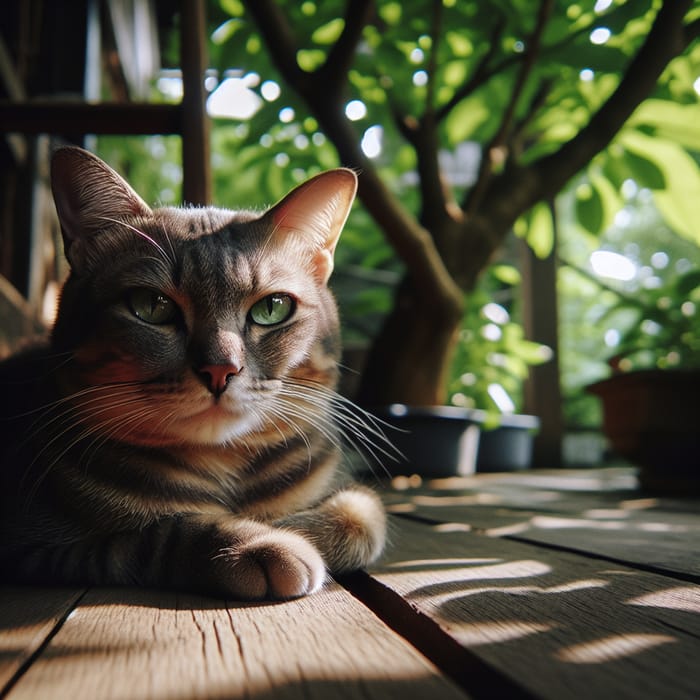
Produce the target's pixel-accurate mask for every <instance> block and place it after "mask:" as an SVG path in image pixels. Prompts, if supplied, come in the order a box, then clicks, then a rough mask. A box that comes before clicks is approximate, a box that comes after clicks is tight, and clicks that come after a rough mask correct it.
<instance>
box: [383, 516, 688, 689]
mask: <svg viewBox="0 0 700 700" xmlns="http://www.w3.org/2000/svg"><path fill="white" fill-rule="evenodd" d="M394 528H395V533H396V534H395V537H394V546H393V548H392V549H391V550H390V552H389V556H388V558H387V559H386V560H385V561H384V562H383V564H382V566H380V567H377V568H375V569H373V570H372V572H371V574H372V576H373V577H374V578H375V579H376V580H377V581H378V582H380V583H381V584H383V586H385V587H387V588H389V589H391V590H392V591H394V592H395V593H396V594H398V595H399V596H401V597H402V598H403V599H405V600H406V601H408V602H409V603H410V604H411V606H413V607H414V608H416V609H417V610H418V611H419V612H420V613H422V614H423V615H426V616H428V617H429V618H430V619H432V620H433V621H435V622H436V623H437V624H438V625H440V627H441V628H442V629H443V630H444V631H445V632H446V633H447V634H449V635H450V636H452V637H453V638H454V639H456V640H458V641H459V642H460V644H462V645H463V646H464V647H465V648H467V649H469V650H470V651H471V652H473V653H474V654H476V655H477V656H478V657H479V658H480V659H482V661H483V662H484V663H486V664H488V665H490V666H491V667H493V668H495V669H497V670H498V671H500V672H501V673H502V674H504V675H506V676H507V677H509V678H510V679H512V681H513V682H516V683H519V684H520V685H524V687H525V688H526V689H527V690H528V691H529V692H530V693H532V694H533V695H535V696H536V697H539V698H543V699H551V700H561V698H581V700H584V699H586V700H587V699H588V698H592V697H596V698H616V699H617V698H635V699H640V698H649V699H650V700H652V699H653V700H656V699H658V698H661V697H663V698H664V700H667V699H673V700H675V699H681V698H697V691H698V688H700V668H699V667H698V664H697V659H698V658H700V616H698V609H700V586H697V585H693V584H679V582H678V581H675V580H673V579H668V578H666V577H664V576H657V575H654V574H647V573H645V572H640V571H635V570H633V569H630V568H627V567H623V566H619V565H611V564H610V563H609V562H606V561H601V560H596V559H588V558H586V557H583V556H579V555H575V554H569V553H567V552H561V551H556V550H549V549H546V548H543V547H539V546H534V545H529V544H523V543H519V542H511V541H508V540H505V539H493V538H489V537H484V536H480V535H477V534H474V533H471V532H464V531H455V530H454V528H453V527H452V526H449V525H447V526H446V525H436V526H429V525H426V524H421V523H417V522H411V521H410V520H406V519H401V522H396V523H395V526H394Z"/></svg>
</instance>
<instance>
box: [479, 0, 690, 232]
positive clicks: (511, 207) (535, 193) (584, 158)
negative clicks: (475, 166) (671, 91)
mask: <svg viewBox="0 0 700 700" xmlns="http://www.w3.org/2000/svg"><path fill="white" fill-rule="evenodd" d="M691 2H692V0H665V1H664V4H663V5H662V7H661V9H660V10H659V11H658V13H657V15H656V18H655V19H654V23H653V25H652V27H651V30H650V31H649V33H648V35H647V37H646V39H645V41H644V43H643V44H642V46H641V47H640V49H639V51H638V52H637V54H636V55H635V56H634V58H633V59H632V61H631V62H630V64H629V65H628V67H627V70H626V71H625V74H624V76H623V78H622V80H621V81H620V84H619V85H618V86H617V89H616V90H615V91H614V92H613V94H612V95H611V96H610V97H609V98H608V100H607V101H606V102H605V103H603V105H602V106H601V107H600V109H599V110H598V111H597V112H596V113H595V114H594V115H593V116H592V117H591V119H590V121H589V123H588V125H587V126H585V127H584V128H583V129H581V131H580V132H579V133H578V134H577V135H576V136H575V137H574V138H572V139H571V140H570V141H568V142H567V143H565V144H564V145H563V146H561V148H559V150H558V151H556V152H555V153H552V154H550V155H548V156H544V157H543V158H541V159H539V160H537V161H535V162H534V163H532V164H531V165H529V166H527V167H519V166H516V165H513V167H512V168H508V169H507V170H506V171H504V172H503V173H501V174H500V175H498V176H496V177H494V178H493V179H492V181H491V183H490V186H489V188H488V191H487V192H486V194H485V195H484V198H483V200H482V206H481V208H480V214H481V215H483V216H485V217H487V218H489V220H491V221H492V224H493V225H494V226H495V227H497V228H498V229H499V230H501V231H502V232H503V233H502V235H505V232H507V230H508V229H509V228H510V226H512V224H513V222H514V221H515V220H516V219H517V217H518V216H520V215H521V214H523V213H524V212H525V211H527V210H528V209H529V208H530V207H531V206H532V205H533V204H535V203H536V202H538V201H541V200H544V199H547V198H551V197H553V196H554V195H555V194H556V193H557V192H559V191H560V190H561V189H562V188H563V187H564V185H565V184H566V183H567V182H568V181H569V180H570V179H571V178H572V177H573V176H574V175H575V174H576V173H577V172H579V171H580V170H582V169H583V168H584V167H585V166H586V164H587V163H589V162H590V161H591V159H592V158H593V157H594V156H595V155H596V154H598V153H599V152H600V151H602V150H603V149H605V148H606V147H607V146H608V145H609V143H610V142H611V141H612V139H613V138H614V137H615V135H616V134H617V133H618V131H619V130H620V129H621V128H622V126H623V124H624V123H625V121H627V119H628V118H629V117H630V115H631V114H632V112H634V110H635V109H636V108H637V106H638V105H639V104H640V103H641V102H643V101H644V100H645V99H646V98H648V97H649V95H650V94H651V93H652V91H653V90H654V88H655V86H656V83H657V81H658V79H659V77H660V76H661V74H662V73H663V71H664V69H665V68H666V66H667V65H668V63H669V62H670V61H671V60H672V59H673V58H675V57H676V56H678V55H679V54H681V53H682V52H683V51H684V50H685V48H686V47H687V46H688V44H689V43H690V41H691V39H692V37H689V36H688V32H687V28H686V26H685V25H684V23H683V18H684V16H685V14H686V12H687V11H688V8H689V7H690V5H691ZM504 192H507V193H508V196H507V197H505V198H504V196H503V193H504Z"/></svg>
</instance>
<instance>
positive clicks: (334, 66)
mask: <svg viewBox="0 0 700 700" xmlns="http://www.w3.org/2000/svg"><path fill="white" fill-rule="evenodd" d="M251 4H254V3H251ZM373 12H374V0H348V3H347V5H346V7H345V26H344V27H343V31H342V33H341V34H340V36H339V37H338V41H336V42H335V44H334V45H333V47H332V48H331V50H330V51H329V52H328V56H327V58H326V61H325V63H324V64H323V66H321V68H319V70H318V74H319V77H321V76H322V77H323V80H324V81H328V82H329V83H331V84H338V83H340V84H342V83H344V82H345V80H346V76H347V73H348V71H349V70H350V67H351V66H352V61H353V58H354V57H355V51H356V50H357V45H358V43H359V42H360V39H361V38H362V32H363V30H364V28H365V26H366V25H367V22H368V21H369V19H370V17H371V16H372V14H373Z"/></svg>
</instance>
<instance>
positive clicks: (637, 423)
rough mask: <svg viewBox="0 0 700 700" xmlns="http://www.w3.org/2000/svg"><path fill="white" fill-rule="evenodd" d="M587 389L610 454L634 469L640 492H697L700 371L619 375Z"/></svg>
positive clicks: (699, 450) (698, 475)
mask: <svg viewBox="0 0 700 700" xmlns="http://www.w3.org/2000/svg"><path fill="white" fill-rule="evenodd" d="M588 390H589V391H590V392H591V393H593V394H595V395H596V396H598V397H600V399H601V401H602V404H603V432H604V434H605V436H606V437H607V439H608V441H609V443H610V446H611V448H612V450H613V451H614V452H615V453H616V454H618V455H619V456H621V457H623V458H625V459H627V460H629V461H630V462H632V463H634V464H636V465H638V466H639V467H640V483H641V485H642V486H643V487H645V488H648V489H652V490H655V491H662V492H669V493H670V492H672V493H677V494H681V495H682V494H683V493H688V492H693V493H697V492H699V491H700V371H698V370H692V371H691V370H639V371H634V372H628V373H620V374H616V375H613V376H612V377H610V378H608V379H604V380H603V381H600V382H597V383H596V384H593V385H591V386H590V387H588Z"/></svg>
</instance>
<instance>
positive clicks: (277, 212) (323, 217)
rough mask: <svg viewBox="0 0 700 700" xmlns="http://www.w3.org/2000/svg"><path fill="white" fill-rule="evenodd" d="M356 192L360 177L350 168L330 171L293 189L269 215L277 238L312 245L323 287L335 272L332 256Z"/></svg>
mask: <svg viewBox="0 0 700 700" xmlns="http://www.w3.org/2000/svg"><path fill="white" fill-rule="evenodd" d="M356 192H357V175H355V173H354V172H353V171H352V170H348V169H347V168H337V169H335V170H328V171H326V172H323V173H321V174H320V175H316V176H315V177H312V178H311V179H310V180H307V181H306V182H304V183H303V184H301V185H299V186H298V187H297V188H295V189H294V190H292V191H291V192H290V193H289V194H288V195H287V196H286V197H285V198H284V199H283V200H282V201H281V202H279V203H278V204H276V205H275V206H274V207H273V208H272V209H271V210H270V211H269V212H268V213H267V214H266V216H270V217H272V221H273V225H274V229H275V230H274V236H275V237H277V236H285V237H286V236H289V235H292V236H293V237H296V238H299V239H303V240H304V241H306V242H307V243H311V244H312V246H313V250H314V257H313V265H314V271H315V273H316V278H317V279H318V281H319V282H320V283H321V284H325V283H326V282H328V278H329V277H330V276H331V272H333V253H334V252H335V246H336V244H337V243H338V238H339V237H340V233H341V231H342V230H343V226H344V225H345V221H346V220H347V218H348V214H349V213H350V208H351V207H352V203H353V200H354V199H355V194H356Z"/></svg>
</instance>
